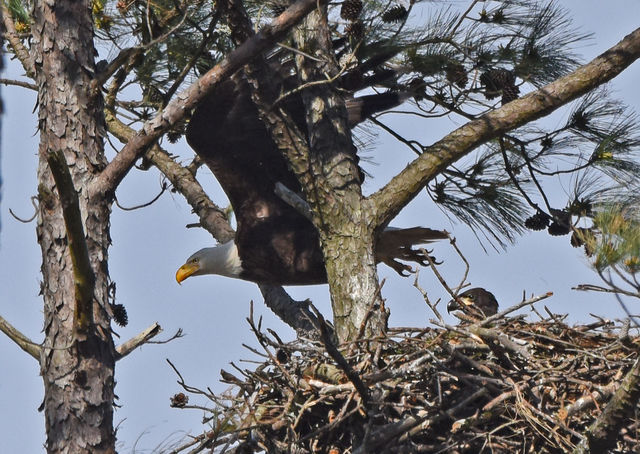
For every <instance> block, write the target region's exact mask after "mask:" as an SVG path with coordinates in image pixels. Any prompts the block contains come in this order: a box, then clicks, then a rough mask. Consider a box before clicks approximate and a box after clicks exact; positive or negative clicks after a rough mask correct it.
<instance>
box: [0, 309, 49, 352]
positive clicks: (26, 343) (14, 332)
mask: <svg viewBox="0 0 640 454" xmlns="http://www.w3.org/2000/svg"><path fill="white" fill-rule="evenodd" d="M0 331H2V332H3V333H5V334H6V335H7V337H8V338H9V339H11V340H12V341H13V342H15V343H16V345H17V346H18V347H20V348H21V349H23V350H24V351H25V352H27V353H28V354H29V356H31V357H33V358H34V359H35V360H36V361H38V362H39V361H40V351H41V350H42V347H40V345H39V344H36V343H35V342H33V341H32V340H31V339H29V338H28V337H27V336H25V335H24V334H22V333H21V332H20V331H19V330H18V329H17V328H16V327H14V326H13V325H12V324H11V323H9V322H8V321H7V320H6V319H5V318H4V317H2V316H1V315H0Z"/></svg>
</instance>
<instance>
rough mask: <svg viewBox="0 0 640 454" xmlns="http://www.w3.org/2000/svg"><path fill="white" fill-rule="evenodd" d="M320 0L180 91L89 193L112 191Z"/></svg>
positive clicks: (293, 11) (284, 17) (304, 3)
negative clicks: (210, 95)
mask: <svg viewBox="0 0 640 454" xmlns="http://www.w3.org/2000/svg"><path fill="white" fill-rule="evenodd" d="M317 3H318V0H299V1H298V2H296V3H294V4H293V5H291V6H290V7H289V8H287V10H286V11H285V12H284V13H282V14H281V15H280V16H278V18H276V19H275V20H274V21H273V22H272V23H271V24H269V25H266V26H264V27H263V28H262V29H261V30H260V31H259V32H258V33H257V34H256V35H254V36H253V37H251V38H250V39H248V40H247V41H246V42H245V43H244V44H242V45H241V46H239V47H238V48H236V49H235V50H234V51H232V52H230V53H229V55H228V56H227V57H225V58H224V59H223V60H222V61H221V62H220V63H218V64H217V65H216V66H214V67H213V68H212V69H211V70H210V71H209V72H207V73H206V74H205V75H203V76H202V77H201V78H200V79H198V80H197V81H196V82H195V83H193V84H192V85H191V86H190V87H189V88H187V89H186V90H184V91H183V92H181V93H180V94H179V95H178V96H177V97H175V98H174V99H173V100H172V101H171V102H170V103H169V104H167V106H166V107H165V108H164V109H163V110H162V111H160V112H158V114H157V115H156V116H155V117H154V118H153V119H152V120H149V121H147V122H145V124H144V125H143V126H142V129H141V130H140V131H139V132H138V133H137V134H136V135H135V136H134V137H132V138H131V140H129V142H128V143H127V145H125V147H124V148H123V149H122V150H121V151H120V152H119V153H118V154H117V155H116V157H115V158H114V159H113V160H112V161H111V162H110V163H109V165H107V167H106V168H105V169H104V170H103V171H102V173H101V174H100V176H99V177H98V178H96V179H95V180H94V181H93V183H92V184H91V186H90V188H89V189H90V193H93V194H95V193H102V194H104V193H112V192H114V191H115V188H116V187H117V186H118V184H119V183H120V181H122V179H123V178H124V176H125V175H126V174H127V172H128V171H129V170H130V169H131V168H132V167H133V165H134V163H135V161H136V160H137V159H138V158H139V157H140V156H142V154H143V153H144V152H145V150H147V149H148V148H149V147H150V146H151V145H153V144H154V142H155V141H156V140H158V139H159V138H160V137H161V136H162V134H164V132H165V131H167V130H168V129H169V128H171V127H172V126H174V125H175V124H177V123H178V122H179V121H181V120H182V119H183V118H184V117H185V115H187V113H188V112H190V111H191V110H193V109H194V108H195V107H196V106H197V105H198V103H199V102H200V101H202V100H203V99H204V97H205V96H206V95H207V94H208V93H209V92H211V90H213V88H214V87H215V86H216V85H217V84H218V83H220V82H221V81H223V80H225V79H226V78H227V77H229V76H231V75H232V74H233V73H234V72H236V71H237V70H238V69H240V68H241V67H242V66H243V65H245V64H247V63H249V62H250V61H251V60H252V59H253V58H254V57H255V56H257V55H259V54H260V53H261V52H264V51H266V50H268V49H270V48H271V47H272V46H273V45H274V44H275V43H276V42H277V41H278V40H279V39H280V38H282V37H283V36H284V35H285V33H286V32H287V31H288V30H289V29H290V28H291V27H293V26H294V25H295V24H297V23H298V22H299V21H300V20H301V19H302V18H303V17H304V16H305V15H306V14H307V13H309V11H311V10H312V9H313V8H314V7H315V6H316V5H317Z"/></svg>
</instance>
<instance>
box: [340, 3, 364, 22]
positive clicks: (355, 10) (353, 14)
mask: <svg viewBox="0 0 640 454" xmlns="http://www.w3.org/2000/svg"><path fill="white" fill-rule="evenodd" d="M361 12H362V1H361V0H344V1H343V2H342V7H341V8H340V17H342V18H343V19H344V20H348V21H351V22H353V21H356V20H358V17H360V13H361Z"/></svg>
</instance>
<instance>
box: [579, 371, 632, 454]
mask: <svg viewBox="0 0 640 454" xmlns="http://www.w3.org/2000/svg"><path fill="white" fill-rule="evenodd" d="M639 401H640V359H637V360H636V362H635V364H634V365H633V367H632V368H631V370H629V372H628V373H627V375H625V377H624V379H623V380H622V383H621V384H620V388H618V390H617V391H616V392H615V394H614V395H613V397H612V398H611V400H610V401H609V403H608V404H607V406H606V407H605V408H604V410H603V411H602V413H601V414H600V416H598V418H597V419H596V420H595V421H594V422H593V424H591V426H589V428H588V429H587V433H586V434H585V437H584V438H583V439H582V441H581V442H580V444H579V445H578V447H577V448H576V449H575V450H574V451H573V454H587V453H600V452H608V451H609V450H610V449H612V448H613V447H614V446H615V444H616V441H617V439H618V434H619V433H620V429H621V428H622V426H623V425H624V424H625V423H627V422H628V419H629V418H631V417H632V416H633V414H634V411H635V409H636V407H637V405H638V402H639Z"/></svg>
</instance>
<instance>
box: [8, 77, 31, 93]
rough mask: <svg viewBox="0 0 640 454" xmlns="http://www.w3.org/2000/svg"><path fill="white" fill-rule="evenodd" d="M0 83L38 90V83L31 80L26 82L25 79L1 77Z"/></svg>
mask: <svg viewBox="0 0 640 454" xmlns="http://www.w3.org/2000/svg"><path fill="white" fill-rule="evenodd" d="M0 84H2V85H13V86H14V87H22V88H28V89H29V90H34V91H36V90H38V86H37V85H36V84H32V83H31V82H25V81H23V80H14V79H0Z"/></svg>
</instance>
